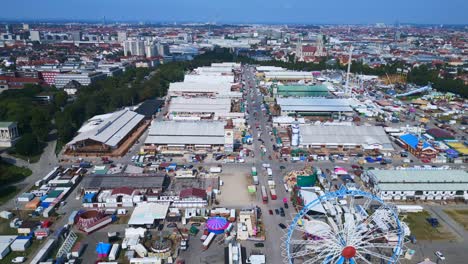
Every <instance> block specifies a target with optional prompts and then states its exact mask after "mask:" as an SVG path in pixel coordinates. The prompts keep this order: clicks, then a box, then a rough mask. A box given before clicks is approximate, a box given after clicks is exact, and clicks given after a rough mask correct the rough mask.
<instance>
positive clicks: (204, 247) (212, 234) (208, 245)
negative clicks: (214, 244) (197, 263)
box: [203, 232, 215, 250]
mask: <svg viewBox="0 0 468 264" xmlns="http://www.w3.org/2000/svg"><path fill="white" fill-rule="evenodd" d="M214 237H215V233H213V232H211V233H210V234H209V235H208V237H207V238H206V239H205V241H203V250H207V249H208V248H209V247H210V244H211V241H213V238H214Z"/></svg>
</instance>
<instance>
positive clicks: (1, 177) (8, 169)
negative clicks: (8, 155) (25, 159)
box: [0, 160, 32, 204]
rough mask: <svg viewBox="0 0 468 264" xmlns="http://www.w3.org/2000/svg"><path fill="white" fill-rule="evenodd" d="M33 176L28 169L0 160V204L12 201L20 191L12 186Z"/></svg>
mask: <svg viewBox="0 0 468 264" xmlns="http://www.w3.org/2000/svg"><path fill="white" fill-rule="evenodd" d="M31 174H32V172H31V170H30V169H28V168H23V167H17V166H14V165H11V164H9V163H6V162H3V161H1V160H0V204H3V203H4V202H5V201H8V200H10V199H12V198H13V197H14V196H15V195H16V193H17V192H18V191H19V190H18V189H17V188H16V187H15V186H12V185H10V184H12V183H15V182H19V181H21V180H23V179H24V178H26V177H28V176H30V175H31Z"/></svg>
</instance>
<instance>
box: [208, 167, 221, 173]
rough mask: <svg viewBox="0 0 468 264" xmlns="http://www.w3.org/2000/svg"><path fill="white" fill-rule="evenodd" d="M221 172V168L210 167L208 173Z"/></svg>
mask: <svg viewBox="0 0 468 264" xmlns="http://www.w3.org/2000/svg"><path fill="white" fill-rule="evenodd" d="M222 171H223V170H222V169H221V167H211V168H210V173H221V172H222Z"/></svg>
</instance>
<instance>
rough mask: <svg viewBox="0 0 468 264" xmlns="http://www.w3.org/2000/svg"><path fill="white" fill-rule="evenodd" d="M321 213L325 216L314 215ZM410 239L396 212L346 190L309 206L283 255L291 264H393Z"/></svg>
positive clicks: (291, 231)
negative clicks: (406, 238)
mask: <svg viewBox="0 0 468 264" xmlns="http://www.w3.org/2000/svg"><path fill="white" fill-rule="evenodd" d="M318 208H321V210H317V209H318ZM317 211H323V212H325V214H320V215H314V214H313V213H314V212H317ZM408 234H409V229H408V227H407V226H406V224H404V223H403V222H400V220H399V219H398V213H397V210H396V208H395V206H393V205H391V204H387V203H384V202H383V201H382V200H381V199H380V198H379V197H377V196H375V195H372V194H370V193H367V192H363V191H360V190H347V189H345V188H343V189H340V190H338V191H336V192H328V193H326V194H325V195H322V196H319V197H317V199H315V200H313V201H312V202H309V203H308V204H306V205H305V206H304V208H303V209H302V210H301V211H300V212H299V213H298V214H297V215H296V216H295V217H294V219H293V221H292V223H291V224H290V226H289V228H288V230H287V233H286V234H285V236H284V241H283V245H282V247H283V252H282V253H283V257H284V262H285V263H289V264H293V263H294V264H298V263H304V264H305V263H310V264H316V263H322V264H355V263H359V264H360V263H364V264H374V263H378V264H383V263H385V264H393V263H398V261H399V259H400V256H401V255H402V252H403V246H404V239H405V235H408Z"/></svg>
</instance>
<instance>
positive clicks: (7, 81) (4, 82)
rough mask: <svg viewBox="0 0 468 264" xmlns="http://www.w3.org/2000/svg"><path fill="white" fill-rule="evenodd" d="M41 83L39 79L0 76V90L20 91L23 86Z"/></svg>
mask: <svg viewBox="0 0 468 264" xmlns="http://www.w3.org/2000/svg"><path fill="white" fill-rule="evenodd" d="M42 83H43V81H42V80H41V79H39V78H30V77H13V76H0V88H6V89H21V88H24V85H25V84H39V85H41V84H42Z"/></svg>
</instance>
